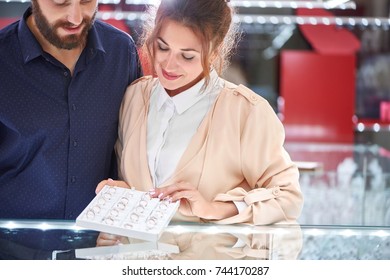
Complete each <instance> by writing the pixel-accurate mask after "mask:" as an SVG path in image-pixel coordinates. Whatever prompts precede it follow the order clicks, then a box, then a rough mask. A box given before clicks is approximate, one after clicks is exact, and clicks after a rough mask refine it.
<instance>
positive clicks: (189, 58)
mask: <svg viewBox="0 0 390 280" xmlns="http://www.w3.org/2000/svg"><path fill="white" fill-rule="evenodd" d="M183 58H184V59H185V60H192V59H193V58H194V56H188V55H184V54H183Z"/></svg>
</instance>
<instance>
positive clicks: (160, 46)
mask: <svg viewBox="0 0 390 280" xmlns="http://www.w3.org/2000/svg"><path fill="white" fill-rule="evenodd" d="M157 46H158V49H159V50H160V51H167V50H168V48H166V47H163V46H162V45H161V44H157Z"/></svg>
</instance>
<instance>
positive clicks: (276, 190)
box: [272, 188, 280, 196]
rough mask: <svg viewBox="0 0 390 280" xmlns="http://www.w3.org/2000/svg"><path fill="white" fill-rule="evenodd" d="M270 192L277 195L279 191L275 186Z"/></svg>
mask: <svg viewBox="0 0 390 280" xmlns="http://www.w3.org/2000/svg"><path fill="white" fill-rule="evenodd" d="M272 194H273V195H274V196H278V195H279V194H280V191H279V190H278V189H277V188H275V189H274V190H272Z"/></svg>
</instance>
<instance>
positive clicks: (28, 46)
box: [18, 7, 105, 63]
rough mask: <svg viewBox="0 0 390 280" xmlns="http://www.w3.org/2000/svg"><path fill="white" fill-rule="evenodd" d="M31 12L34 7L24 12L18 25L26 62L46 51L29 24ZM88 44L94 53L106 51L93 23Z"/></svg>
mask: <svg viewBox="0 0 390 280" xmlns="http://www.w3.org/2000/svg"><path fill="white" fill-rule="evenodd" d="M31 13H32V9H31V7H29V8H28V9H27V10H26V11H25V12H24V14H23V17H22V19H21V20H20V21H19V26H18V34H19V41H20V47H21V50H22V54H23V61H24V63H28V62H29V61H31V60H32V59H34V58H36V57H38V56H41V55H43V53H44V51H43V49H42V47H41V45H40V44H39V42H38V41H37V39H36V38H35V36H34V34H33V33H32V32H31V30H30V28H29V27H28V25H27V18H28V17H29V16H31ZM87 46H88V49H89V50H90V52H91V53H93V52H94V50H99V51H102V52H105V49H104V47H103V44H102V42H101V39H100V36H99V34H98V33H97V31H96V27H95V25H93V26H92V28H91V30H89V32H88V39H87Z"/></svg>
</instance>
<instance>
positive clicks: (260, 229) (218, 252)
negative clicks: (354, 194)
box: [0, 220, 390, 260]
mask: <svg viewBox="0 0 390 280" xmlns="http://www.w3.org/2000/svg"><path fill="white" fill-rule="evenodd" d="M98 237H99V232H97V231H92V230H87V229H84V228H81V227H78V226H76V225H75V223H74V222H73V221H53V220H14V221H12V220H0V259H7V260H37V259H40V260H60V259H61V260H64V259H65V260H77V259H81V260H127V259H137V260H139V259H141V260H156V259H162V260H175V259H177V260H179V259H180V260H186V259H187V260H188V259H192V260H229V259H230V260H235V259H237V260H245V259H248V260H254V259H259V260H388V259H390V227H385V226H382V227H379V226H334V225H318V226H315V225H299V224H288V225H287V224H277V225H269V226H249V225H216V224H194V223H171V224H169V226H168V227H167V228H166V229H165V230H164V231H163V233H162V235H161V236H160V238H159V239H158V241H156V242H150V241H143V240H139V239H132V238H122V239H121V241H122V243H121V244H118V245H114V246H96V240H97V238H98Z"/></svg>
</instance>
